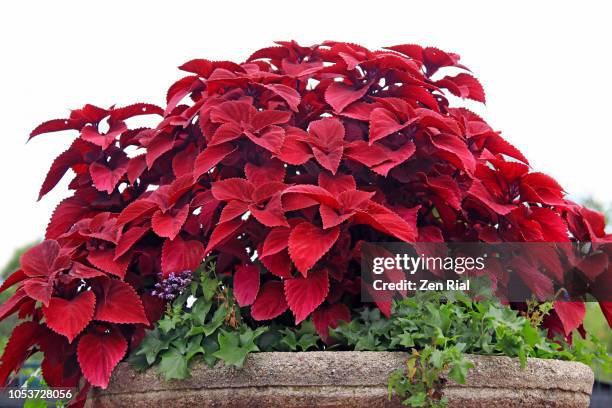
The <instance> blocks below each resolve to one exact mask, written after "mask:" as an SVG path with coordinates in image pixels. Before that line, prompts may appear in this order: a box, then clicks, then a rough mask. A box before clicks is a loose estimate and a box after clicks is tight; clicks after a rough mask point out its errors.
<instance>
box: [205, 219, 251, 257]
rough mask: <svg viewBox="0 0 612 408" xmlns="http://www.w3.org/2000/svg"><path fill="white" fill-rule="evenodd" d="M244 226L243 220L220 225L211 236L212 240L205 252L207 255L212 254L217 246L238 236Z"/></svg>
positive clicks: (209, 241)
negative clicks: (237, 233)
mask: <svg viewBox="0 0 612 408" xmlns="http://www.w3.org/2000/svg"><path fill="white" fill-rule="evenodd" d="M241 226H242V220H240V219H234V220H231V221H227V222H224V223H222V224H218V225H217V226H216V227H215V229H214V230H213V232H212V233H211V234H210V239H209V240H208V244H207V245H206V249H205V250H204V253H205V254H209V253H211V252H212V251H213V250H214V249H215V248H217V246H219V245H221V244H222V243H224V242H225V241H227V240H228V239H230V238H231V237H233V236H235V235H236V232H237V231H238V230H239V229H240V227H241Z"/></svg>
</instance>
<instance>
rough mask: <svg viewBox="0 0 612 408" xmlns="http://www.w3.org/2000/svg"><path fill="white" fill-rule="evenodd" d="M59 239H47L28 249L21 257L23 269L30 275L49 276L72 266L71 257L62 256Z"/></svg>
mask: <svg viewBox="0 0 612 408" xmlns="http://www.w3.org/2000/svg"><path fill="white" fill-rule="evenodd" d="M59 253H60V246H59V244H58V243H57V241H54V240H46V241H43V242H41V243H40V244H38V245H36V246H34V247H32V248H30V249H29V250H27V251H26V252H25V253H24V254H23V255H21V258H20V261H19V262H20V264H21V269H22V270H23V272H24V273H25V274H26V275H27V276H30V277H36V276H43V277H49V276H51V275H53V274H54V273H56V272H58V271H60V270H62V269H67V268H68V267H70V259H69V258H68V257H66V256H60V255H59Z"/></svg>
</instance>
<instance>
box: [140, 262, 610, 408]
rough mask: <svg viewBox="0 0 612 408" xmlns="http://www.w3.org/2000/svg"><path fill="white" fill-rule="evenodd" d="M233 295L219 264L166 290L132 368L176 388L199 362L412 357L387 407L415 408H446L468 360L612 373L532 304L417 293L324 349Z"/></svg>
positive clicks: (596, 349)
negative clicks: (260, 316)
mask: <svg viewBox="0 0 612 408" xmlns="http://www.w3.org/2000/svg"><path fill="white" fill-rule="evenodd" d="M173 285H174V286H173ZM230 288H231V286H230V285H228V277H225V276H217V274H216V273H215V263H214V262H212V261H208V262H207V263H205V264H203V265H202V266H201V267H200V268H199V269H198V270H197V271H196V273H195V274H194V276H193V279H192V280H191V281H190V282H189V284H188V285H185V286H184V287H180V285H178V284H176V283H169V286H168V287H165V288H160V289H161V290H162V292H164V291H165V292H164V293H165V294H164V295H163V296H167V295H168V294H171V297H173V300H172V301H171V302H170V303H169V304H168V305H167V309H166V312H165V314H164V316H163V317H162V319H160V320H159V321H158V322H157V324H156V326H155V328H154V329H153V330H151V331H150V332H148V334H147V335H146V337H145V338H144V340H143V341H142V343H141V344H140V346H139V348H138V349H137V350H135V351H134V352H133V353H132V355H131V357H130V361H131V363H132V364H133V365H134V366H135V367H136V368H138V369H146V368H149V367H151V366H156V367H157V370H158V371H159V372H160V373H161V374H163V375H164V377H165V378H166V379H167V380H171V379H185V378H188V377H189V376H190V370H189V364H190V363H191V362H192V361H193V360H197V359H201V360H202V361H204V362H205V363H206V364H208V365H209V366H211V367H212V366H214V365H215V364H216V363H217V362H218V361H219V360H221V361H222V362H223V363H224V364H229V365H232V366H235V367H238V368H241V367H242V366H243V365H244V362H245V359H246V358H247V356H248V354H249V353H252V352H258V351H309V350H323V349H325V350H356V351H406V352H408V356H407V360H406V365H405V367H404V368H403V369H398V370H397V371H396V372H394V373H392V374H391V375H390V376H389V379H388V387H389V398H392V397H393V396H394V395H396V396H398V397H399V398H401V399H402V401H403V403H404V404H405V405H409V406H413V407H444V406H445V405H446V403H447V401H446V400H445V398H444V395H443V391H442V387H443V385H444V384H445V382H446V381H448V379H452V380H454V381H456V382H459V383H464V382H465V380H466V376H467V374H468V371H469V369H470V368H472V367H473V365H472V363H471V361H470V359H469V354H480V355H502V356H509V357H517V358H519V359H520V362H521V366H522V367H524V366H525V365H526V364H527V358H528V357H538V358H549V359H553V358H554V359H561V360H572V361H580V362H584V363H586V364H589V365H592V364H599V365H600V366H601V367H603V368H604V369H606V370H608V371H609V370H610V369H611V368H612V361H611V359H610V356H609V355H608V354H607V351H606V349H605V346H604V345H602V344H601V343H600V342H599V341H598V340H597V338H595V337H592V336H590V335H588V334H587V335H586V336H585V337H582V336H581V335H580V334H579V333H578V332H575V333H574V336H573V339H572V342H571V344H570V343H568V342H567V341H566V340H565V338H563V337H557V338H554V339H550V338H549V337H548V336H547V332H546V330H543V329H541V328H539V327H538V326H539V324H540V323H541V320H542V319H543V318H544V317H545V316H546V314H547V313H548V312H549V310H550V308H551V305H550V303H537V302H531V303H528V305H527V307H526V308H525V310H524V311H523V312H517V311H516V310H513V309H511V308H510V307H508V306H505V305H502V304H500V303H499V302H498V301H496V300H491V299H481V300H479V301H477V302H476V301H472V300H471V299H470V298H469V297H468V296H467V295H465V294H462V293H461V292H433V291H429V292H420V293H417V294H416V295H415V296H413V297H409V298H405V299H402V300H400V301H396V302H394V304H393V308H392V314H391V317H390V318H387V317H385V316H384V315H382V314H381V312H380V310H379V309H378V308H374V309H371V308H368V307H364V308H363V309H361V311H360V312H359V313H358V314H357V315H356V316H355V317H354V318H353V319H351V320H350V321H348V322H344V321H343V322H341V323H340V324H339V325H338V327H336V328H335V329H330V331H329V338H328V339H327V342H324V341H323V340H322V339H321V337H320V336H319V334H318V333H317V331H316V330H315V328H314V325H313V323H312V321H311V320H310V319H308V320H305V321H303V322H302V323H301V324H300V325H299V326H296V327H290V326H283V325H279V324H276V323H275V324H271V325H268V326H262V325H258V324H257V323H256V322H255V321H254V320H252V319H251V318H250V317H249V316H248V311H247V310H246V309H242V310H241V308H240V307H239V306H238V304H237V303H236V300H235V298H234V295H233V293H232V291H231V289H230ZM177 290H178V291H179V292H177ZM158 295H161V294H159V293H158ZM243 312H244V314H243Z"/></svg>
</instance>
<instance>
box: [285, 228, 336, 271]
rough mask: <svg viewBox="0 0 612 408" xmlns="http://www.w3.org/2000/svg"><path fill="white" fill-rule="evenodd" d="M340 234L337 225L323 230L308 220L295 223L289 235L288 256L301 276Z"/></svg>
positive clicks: (328, 248) (329, 247)
mask: <svg viewBox="0 0 612 408" xmlns="http://www.w3.org/2000/svg"><path fill="white" fill-rule="evenodd" d="M339 236H340V230H339V229H338V227H334V228H330V229H327V230H323V229H321V228H319V227H317V226H315V225H312V224H311V223H309V222H303V223H301V224H298V225H296V226H295V227H294V228H293V229H292V230H291V234H290V235H289V256H290V257H291V260H292V261H293V263H294V264H295V267H296V268H297V269H298V270H299V271H300V272H301V274H302V275H303V276H307V275H308V271H309V270H310V269H311V268H312V267H313V266H314V265H315V263H317V261H318V260H319V259H321V258H322V257H323V255H325V254H326V253H327V252H328V251H329V250H330V249H331V247H332V246H333V245H334V243H335V242H336V241H337V240H338V237H339Z"/></svg>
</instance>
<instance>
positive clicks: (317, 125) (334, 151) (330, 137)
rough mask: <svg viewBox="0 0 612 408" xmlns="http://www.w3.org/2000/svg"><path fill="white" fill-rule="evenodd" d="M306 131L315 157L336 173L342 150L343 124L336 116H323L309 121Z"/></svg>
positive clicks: (322, 164)
mask: <svg viewBox="0 0 612 408" xmlns="http://www.w3.org/2000/svg"><path fill="white" fill-rule="evenodd" d="M308 132H309V133H310V135H311V137H312V139H311V140H312V141H311V142H310V145H311V147H312V152H313V154H314V156H315V159H316V160H317V161H318V162H319V164H321V166H323V167H324V168H326V169H327V170H329V171H331V172H332V174H336V171H337V170H338V166H339V165H340V161H341V160H342V153H343V152H344V132H345V130H344V125H343V124H342V122H341V121H340V120H338V119H336V118H323V119H320V120H315V121H313V122H310V126H309V127H308Z"/></svg>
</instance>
